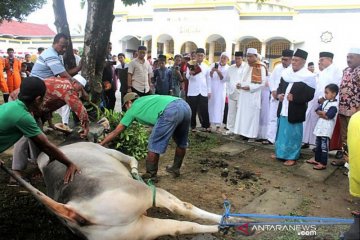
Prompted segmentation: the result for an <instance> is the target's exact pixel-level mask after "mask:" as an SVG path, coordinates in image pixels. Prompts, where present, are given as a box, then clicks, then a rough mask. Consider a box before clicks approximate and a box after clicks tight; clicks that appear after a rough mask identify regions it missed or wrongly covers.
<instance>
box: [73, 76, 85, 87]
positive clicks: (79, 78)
mask: <svg viewBox="0 0 360 240" xmlns="http://www.w3.org/2000/svg"><path fill="white" fill-rule="evenodd" d="M73 78H75V79H76V81H78V82H79V83H80V84H81V85H82V86H83V87H85V85H86V83H87V81H86V79H85V78H83V76H81V75H80V74H76V75H75V76H73Z"/></svg>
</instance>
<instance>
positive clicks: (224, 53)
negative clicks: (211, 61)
mask: <svg viewBox="0 0 360 240" xmlns="http://www.w3.org/2000/svg"><path fill="white" fill-rule="evenodd" d="M222 56H225V57H227V58H229V54H227V52H222V53H221V55H220V58H221V57H222Z"/></svg>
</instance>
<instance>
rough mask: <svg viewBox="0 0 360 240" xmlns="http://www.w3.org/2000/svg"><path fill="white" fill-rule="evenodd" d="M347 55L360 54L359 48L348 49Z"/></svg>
mask: <svg viewBox="0 0 360 240" xmlns="http://www.w3.org/2000/svg"><path fill="white" fill-rule="evenodd" d="M349 53H353V54H360V48H350V50H349Z"/></svg>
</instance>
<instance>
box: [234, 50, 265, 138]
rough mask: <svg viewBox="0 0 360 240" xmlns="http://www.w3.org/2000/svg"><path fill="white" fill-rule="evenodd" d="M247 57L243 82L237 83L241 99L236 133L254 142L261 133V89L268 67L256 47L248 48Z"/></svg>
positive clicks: (239, 100) (236, 121)
mask: <svg viewBox="0 0 360 240" xmlns="http://www.w3.org/2000/svg"><path fill="white" fill-rule="evenodd" d="M246 57H247V61H248V66H247V67H246V69H244V77H243V78H242V80H241V82H240V83H238V84H237V85H236V88H237V89H239V99H238V108H237V113H236V120H235V129H234V133H235V134H239V135H242V136H243V137H245V138H248V139H249V142H253V141H254V140H255V138H256V137H257V136H258V133H259V121H260V110H261V90H262V87H263V86H264V85H265V80H266V69H265V66H264V64H263V63H261V62H260V61H258V59H257V50H256V49H255V48H248V49H247V53H246Z"/></svg>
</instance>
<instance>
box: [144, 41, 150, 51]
mask: <svg viewBox="0 0 360 240" xmlns="http://www.w3.org/2000/svg"><path fill="white" fill-rule="evenodd" d="M144 46H145V47H146V49H149V41H148V40H145V41H144Z"/></svg>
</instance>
